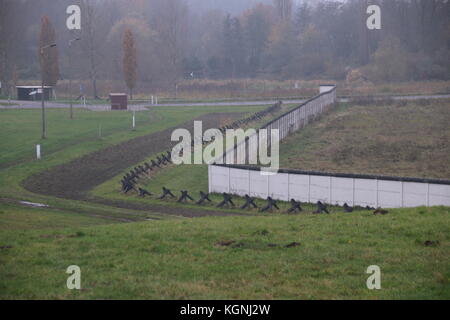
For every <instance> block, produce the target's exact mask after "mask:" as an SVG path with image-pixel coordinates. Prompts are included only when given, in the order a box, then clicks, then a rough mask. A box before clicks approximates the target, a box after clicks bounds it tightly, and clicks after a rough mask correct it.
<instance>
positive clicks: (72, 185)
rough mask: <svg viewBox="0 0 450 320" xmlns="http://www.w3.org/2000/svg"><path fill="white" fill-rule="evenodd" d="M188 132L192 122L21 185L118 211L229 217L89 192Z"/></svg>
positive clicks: (210, 123) (232, 116)
mask: <svg viewBox="0 0 450 320" xmlns="http://www.w3.org/2000/svg"><path fill="white" fill-rule="evenodd" d="M244 115H245V113H213V114H208V115H205V116H202V117H200V118H198V119H196V120H201V121H203V130H207V129H209V128H218V127H220V126H221V125H222V124H223V122H224V121H228V120H236V119H240V118H242V117H243V116H244ZM177 128H186V129H188V130H190V131H191V132H192V131H193V121H189V122H187V123H185V124H183V125H180V126H178V127H176V128H169V129H166V130H164V131H160V132H157V133H153V134H150V135H146V136H142V137H138V138H134V139H132V140H129V141H126V142H123V143H121V144H118V145H114V146H110V147H107V148H105V149H102V150H99V151H96V152H93V153H90V154H87V155H85V156H83V157H81V158H77V159H75V160H73V161H71V162H68V163H65V164H62V165H60V166H57V167H53V168H50V169H48V170H46V171H43V172H41V173H38V174H36V175H33V176H30V177H29V178H27V179H26V180H25V181H23V183H22V185H23V187H24V188H25V189H27V190H28V191H31V192H33V193H37V194H42V195H50V196H55V197H58V198H64V199H70V200H84V201H90V202H97V203H101V204H107V205H110V206H114V207H119V208H127V209H135V210H136V209H137V210H145V211H152V212H155V213H166V214H171V215H179V216H186V217H201V216H208V215H221V216H223V215H227V214H226V213H224V212H220V211H212V210H202V209H201V208H199V209H198V210H197V209H191V208H178V207H172V206H164V205H163V204H161V205H153V204H148V205H143V204H136V203H131V202H126V201H113V200H107V199H97V198H95V199H93V198H91V197H89V192H90V191H91V190H93V189H94V188H95V187H97V186H99V185H100V184H102V183H104V182H106V181H108V180H110V179H112V178H114V177H115V176H117V175H119V174H122V173H124V171H125V170H126V169H127V168H129V167H131V166H134V165H135V164H137V163H139V162H142V161H143V160H145V159H147V158H148V157H150V156H152V155H155V154H157V153H161V152H163V151H166V150H169V149H170V148H171V146H172V145H173V143H172V142H171V141H170V137H171V134H172V132H173V130H174V129H177Z"/></svg>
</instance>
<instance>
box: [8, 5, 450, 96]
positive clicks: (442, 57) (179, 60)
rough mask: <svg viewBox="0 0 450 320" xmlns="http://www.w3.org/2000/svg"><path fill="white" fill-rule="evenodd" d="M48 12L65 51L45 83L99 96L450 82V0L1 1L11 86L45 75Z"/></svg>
mask: <svg viewBox="0 0 450 320" xmlns="http://www.w3.org/2000/svg"><path fill="white" fill-rule="evenodd" d="M36 2H39V5H36ZM70 4H78V5H79V6H80V7H81V12H82V30H81V31H75V32H69V31H68V30H67V29H66V27H65V20H66V18H67V16H66V14H65V10H66V8H67V6H68V5H70ZM370 4H377V5H379V6H380V8H381V12H382V28H381V30H368V28H367V27H366V20H367V18H368V15H367V13H366V10H367V7H368V6H369V5H370ZM43 17H46V18H45V19H46V24H47V26H48V25H51V26H53V29H51V30H50V31H47V33H48V32H50V33H53V37H54V40H55V42H56V43H57V45H58V47H57V49H56V50H55V51H53V52H57V53H56V54H57V55H58V56H59V59H57V60H58V65H57V66H53V69H54V70H53V73H54V74H56V76H55V77H56V79H53V80H52V81H47V80H46V81H47V82H49V83H51V82H56V81H58V80H61V79H67V78H68V77H72V78H74V79H89V80H90V82H91V86H92V92H93V95H94V96H97V88H96V87H97V81H98V80H105V79H108V80H121V81H124V82H125V83H126V84H127V86H128V87H129V88H130V89H133V88H134V87H135V86H136V81H140V82H145V83H148V84H149V85H150V86H152V87H155V88H165V89H167V90H173V92H174V93H175V94H176V90H177V87H178V84H179V82H180V81H181V80H182V79H233V78H265V79H336V80H339V79H345V78H346V77H348V76H349V74H351V73H352V71H354V70H358V72H359V73H360V74H362V75H364V76H363V78H364V79H367V80H369V81H372V82H377V81H409V80H423V79H443V80H446V79H449V78H450V63H449V62H450V36H449V35H450V2H449V1H447V0H372V1H368V0H347V1H345V2H342V1H325V0H324V1H316V2H308V1H300V2H298V3H297V4H296V5H294V3H293V1H292V0H274V1H272V3H270V2H265V3H256V4H255V5H254V6H252V7H251V8H249V9H247V10H245V11H243V12H241V13H239V14H236V15H231V14H228V13H226V12H224V11H222V10H220V9H215V10H208V11H202V12H199V11H198V10H195V9H193V8H191V7H190V5H189V1H187V0H128V1H121V0H108V1H105V0H59V1H53V0H21V1H14V0H0V81H2V83H3V84H4V87H5V84H7V85H6V86H8V85H9V86H11V85H14V84H15V83H16V82H17V81H19V79H21V80H22V79H25V80H26V79H40V75H41V73H40V71H41V67H42V63H43V59H42V57H38V56H37V53H38V52H39V48H40V44H41V43H42V37H43V35H42V32H43V31H40V30H41V28H42V24H43V19H44V18H43ZM74 37H79V38H80V39H81V40H80V41H78V42H77V43H74V44H73V46H70V47H69V46H68V43H69V41H70V40H71V39H73V38H74ZM40 39H41V40H40ZM47 41H48V39H47ZM49 52H50V51H49ZM69 54H70V57H71V58H72V59H69ZM52 55H53V56H54V55H55V53H48V54H47V53H46V58H45V59H44V60H48V59H50V58H51V57H50V56H52ZM53 59H55V57H53Z"/></svg>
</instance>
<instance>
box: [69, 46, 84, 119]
mask: <svg viewBox="0 0 450 320" xmlns="http://www.w3.org/2000/svg"><path fill="white" fill-rule="evenodd" d="M78 40H81V38H75V39H72V40H70V41H69V67H70V68H72V50H71V48H72V43H73V42H75V41H78ZM69 99H70V119H73V102H72V77H71V76H70V75H69Z"/></svg>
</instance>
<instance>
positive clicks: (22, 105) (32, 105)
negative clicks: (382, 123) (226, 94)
mask: <svg viewBox="0 0 450 320" xmlns="http://www.w3.org/2000/svg"><path fill="white" fill-rule="evenodd" d="M386 98H392V99H394V100H421V99H450V94H436V95H426V96H420V95H415V96H378V97H375V99H386ZM349 100H350V99H349V98H339V99H338V101H339V102H348V101H349ZM282 101H283V103H286V104H301V103H303V102H305V101H306V99H294V100H282ZM277 102H278V101H277V100H264V101H263V100H261V101H228V102H199V103H170V104H157V105H153V107H210V106H216V107H227V106H263V105H272V104H275V103H277ZM11 103H13V104H15V105H14V106H0V109H38V108H41V102H39V101H17V100H11ZM45 106H46V108H49V109H61V108H69V105H68V104H63V103H55V102H46V103H45ZM73 107H74V108H76V109H84V108H87V109H89V110H93V111H109V110H110V106H108V105H106V104H103V105H87V106H86V107H84V106H83V105H74V106H73ZM148 107H152V106H151V105H150V103H141V104H132V105H129V110H131V111H133V110H134V111H142V110H146V109H147V108H148Z"/></svg>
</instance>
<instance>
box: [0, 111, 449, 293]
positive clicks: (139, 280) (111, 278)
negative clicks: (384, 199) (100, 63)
mask: <svg viewBox="0 0 450 320" xmlns="http://www.w3.org/2000/svg"><path fill="white" fill-rule="evenodd" d="M290 107H292V106H286V108H290ZM422 107H423V108H424V109H426V110H428V109H430V110H433V112H437V111H439V112H441V113H442V114H441V115H440V116H437V117H432V118H427V117H429V116H430V115H429V114H428V113H427V112H425V111H424V110H422V111H421V112H422V113H424V114H425V115H427V117H425V119H428V120H426V121H424V122H423V123H422V124H420V126H419V127H418V128H420V130H422V131H423V130H425V129H426V128H427V126H429V124H430V123H432V124H433V125H436V126H437V128H439V130H438V131H439V132H441V134H442V135H443V136H444V137H448V136H447V134H448V131H447V130H448V128H446V127H445V126H444V120H445V119H446V118H445V117H446V115H445V110H448V109H446V105H444V106H439V105H435V104H433V105H432V106H429V105H426V106H422ZM371 108H372V107H371V106H364V107H358V106H342V107H340V109H339V110H338V113H337V114H338V115H342V114H344V115H348V114H349V113H350V114H353V113H354V112H356V111H354V110H357V111H358V110H359V109H361V110H363V111H360V112H362V114H361V115H360V117H363V115H364V114H366V113H369V114H371V112H369V110H371ZM383 108H387V111H386V112H387V113H391V114H392V111H393V110H392V109H389V108H388V107H377V108H376V109H377V110H382V109H383ZM396 108H410V109H408V110H410V111H411V117H413V115H417V114H421V113H420V112H419V111H420V109H421V108H420V106H417V107H414V105H413V104H408V105H407V106H397V107H396ZM262 109H263V108H262V107H229V108H228V107H227V108H220V110H219V112H221V113H224V112H230V114H232V113H236V112H240V113H253V112H257V111H259V110H262ZM416 109H417V110H416ZM414 110H416V111H414ZM215 112H218V110H217V108H213V107H211V108H210V107H192V108H182V109H180V108H154V109H152V110H149V111H145V112H139V113H138V116H137V130H136V131H132V130H131V128H130V126H131V114H130V113H129V112H112V113H111V112H109V113H108V112H106V113H102V112H99V113H96V112H89V111H78V110H77V112H76V119H75V120H73V121H71V120H69V119H68V111H67V110H48V112H47V116H48V118H47V119H48V139H47V140H45V141H42V140H41V139H40V112H39V111H33V110H0V134H1V136H2V137H4V139H2V142H1V143H0V150H1V154H0V182H1V183H0V299H28V298H29V299H90V298H96V299H121V298H124V299H135V298H137V299H145V298H149V299H196V298H198V299H235V298H236V299H318V298H319V299H328V298H329V299H449V298H450V286H449V280H450V268H449V265H448V260H449V258H450V257H449V255H450V254H449V252H450V251H449V248H450V236H449V235H450V232H449V231H450V230H449V228H450V224H449V214H450V211H449V208H444V207H437V208H417V209H402V210H390V213H389V214H388V215H386V216H373V215H372V214H371V212H369V211H364V212H355V213H352V214H344V213H343V212H342V211H341V209H337V208H332V214H331V215H312V214H309V213H310V212H311V211H312V210H313V207H312V206H305V211H306V212H305V213H304V214H301V215H287V214H283V213H281V212H284V211H285V209H286V208H287V204H281V209H282V210H280V212H278V213H267V214H261V213H259V212H258V211H257V210H250V211H239V210H219V209H217V208H214V207H213V205H209V206H206V207H205V209H207V210H208V209H209V210H218V211H221V212H223V213H224V214H227V213H233V214H241V215H240V216H223V217H222V216H214V217H205V218H195V219H187V218H181V217H180V215H179V214H177V212H180V213H181V212H182V211H183V210H197V211H199V210H201V209H199V207H197V206H194V205H192V204H190V205H189V204H187V205H180V204H176V203H174V201H168V202H164V201H159V200H156V199H140V198H138V197H136V195H129V196H125V195H122V194H120V193H119V184H118V181H119V179H118V177H116V178H114V179H111V180H109V181H105V182H104V183H103V184H102V185H100V186H99V187H98V188H96V189H95V190H92V192H91V194H90V196H91V197H92V199H84V200H68V199H63V198H57V197H55V196H48V195H45V194H34V193H32V192H30V191H27V190H25V189H24V188H23V181H24V180H25V179H27V178H28V177H29V176H31V175H34V174H36V173H39V172H42V171H44V170H48V169H50V168H53V167H55V166H59V165H61V164H65V163H68V162H70V161H73V160H75V159H77V158H80V157H82V156H84V155H88V154H91V153H93V152H96V151H98V150H104V149H106V148H109V147H112V146H116V145H118V144H119V143H122V142H125V141H131V140H132V139H134V138H137V137H141V136H146V135H149V134H159V133H160V132H162V131H163V130H166V129H168V128H171V127H175V126H177V125H180V124H182V123H185V122H186V121H190V120H192V119H194V118H197V117H200V116H202V115H206V114H209V113H215ZM418 112H419V113H418ZM430 112H431V111H430ZM381 114H383V115H384V113H381ZM377 115H379V114H377ZM373 116H375V115H372V116H371V117H372V118H370V119H373ZM447 116H448V113H447ZM333 117H336V114H330V115H327V116H326V117H325V118H324V119H323V121H322V122H319V123H317V124H314V125H313V126H312V127H311V129H312V131H314V130H316V131H317V129H314V128H316V126H317V127H318V128H319V129H320V128H322V127H321V125H322V126H323V123H327V126H328V125H329V123H330V121H331V120H330V119H333ZM337 117H338V118H339V117H340V116H337ZM383 117H385V116H383ZM387 120H389V119H387ZM404 120H405V121H407V122H408V121H412V122H411V123H413V124H415V125H418V124H417V123H416V122H415V121H413V120H408V118H406V119H404ZM348 121H350V120H345V124H348V123H352V122H351V121H350V122H348ZM100 124H101V137H99V127H100ZM331 124H332V122H331ZM256 125H258V124H255V126H256ZM331 127H333V126H332V125H331ZM357 129H358V126H357V125H353V124H352V126H351V130H357ZM361 130H363V131H364V130H373V129H371V128H364V127H363V128H362V129H361ZM401 130H403V129H401ZM411 130H412V129H411ZM319 131H320V130H319ZM343 131H345V128H344V129H343ZM370 132H371V134H374V135H377V134H380V132H379V131H376V130H374V131H370ZM402 132H403V131H402ZM301 134H306V137H305V138H304V137H303V136H302V139H301V141H302V143H303V139H306V140H305V141H307V142H308V144H314V143H315V141H316V139H317V138H315V137H316V136H315V135H314V134H313V133H309V134H308V129H307V130H305V132H304V133H301ZM301 134H300V135H301ZM336 134H337V133H336V132H335V135H336ZM402 135H403V134H402ZM5 137H6V138H5ZM298 138H299V137H298V136H294V137H292V141H288V143H287V144H286V146H288V144H289V143H294V142H295V141H297V139H298ZM307 139H311V140H307ZM321 139H325V138H321ZM429 139H430V140H427V141H428V142H427V141H424V142H423V143H430V144H435V142H434V141H435V140H434V139H435V136H434V135H430V136H429ZM319 140H320V139H319ZM447 141H448V140H447ZM323 142H324V141H322V143H323ZM36 143H41V144H42V146H43V155H44V158H43V160H41V161H37V160H34V145H35V144H36ZM297 143H298V142H297ZM283 147H284V146H283ZM294 147H295V146H293V147H291V148H294ZM435 149H437V147H436V148H435ZM282 150H283V149H282ZM445 150H447V149H445ZM434 156H436V155H434ZM423 159H424V158H420V157H419V158H418V161H422V160H423ZM439 159H442V158H439ZM440 161H442V160H438V161H437V162H436V163H439V162H440ZM402 165H403V164H402ZM399 166H400V164H399ZM414 168H417V167H414ZM414 168H413V169H414ZM413 169H411V170H413ZM330 170H331V169H330ZM206 172H207V168H206V166H195V167H193V166H181V167H171V168H169V169H167V170H162V171H160V172H158V173H157V174H156V175H155V176H154V177H153V178H152V180H149V181H146V182H145V187H147V188H149V189H150V190H151V191H152V192H154V193H158V192H159V190H160V187H161V185H165V186H168V187H169V188H172V189H173V190H174V191H179V190H181V189H186V188H187V189H188V190H190V191H192V192H193V193H197V192H199V191H200V190H203V191H206V190H207V180H206V178H207V174H206ZM194 196H195V197H196V198H198V194H195V195H194ZM95 198H106V199H110V200H115V201H126V202H130V203H136V204H155V205H158V206H167V207H171V208H173V209H172V211H173V212H174V214H172V215H171V214H167V213H161V212H158V210H142V209H139V208H135V209H133V208H128V209H127V208H124V207H117V206H113V205H110V204H107V203H101V202H92V201H91V200H94V199H95ZM219 199H220V196H213V200H214V201H217V200H219ZM19 200H26V201H32V202H40V203H44V204H46V205H49V207H47V208H33V207H29V206H25V205H21V204H19ZM241 201H242V200H240V199H237V200H236V203H237V205H240V204H242V202H241ZM259 204H262V202H259ZM144 220H148V221H144ZM136 221H137V222H136ZM124 222H127V223H124ZM426 241H433V243H434V245H432V246H426V245H425V242H426ZM228 243H229V245H224V244H228ZM293 243H295V244H293ZM289 244H293V245H291V246H288V245H289ZM74 264H75V265H78V266H80V267H81V270H82V290H81V291H69V290H68V289H67V288H66V280H67V277H68V275H67V274H66V273H65V271H66V268H67V267H68V266H69V265H74ZM370 265H379V266H380V267H381V270H382V287H383V289H382V290H380V291H370V290H368V289H367V288H366V279H367V277H368V275H367V274H366V273H365V271H366V269H367V267H368V266H370Z"/></svg>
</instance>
